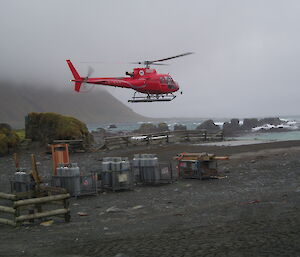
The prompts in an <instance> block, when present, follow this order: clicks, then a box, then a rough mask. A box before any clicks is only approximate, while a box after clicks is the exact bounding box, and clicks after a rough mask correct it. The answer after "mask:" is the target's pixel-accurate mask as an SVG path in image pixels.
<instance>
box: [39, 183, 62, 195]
mask: <svg viewBox="0 0 300 257" xmlns="http://www.w3.org/2000/svg"><path fill="white" fill-rule="evenodd" d="M40 189H41V190H42V191H46V192H50V193H60V194H66V193H67V189H65V188H62V187H51V186H43V185H41V186H40Z"/></svg>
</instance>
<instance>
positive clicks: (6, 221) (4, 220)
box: [0, 218, 16, 226]
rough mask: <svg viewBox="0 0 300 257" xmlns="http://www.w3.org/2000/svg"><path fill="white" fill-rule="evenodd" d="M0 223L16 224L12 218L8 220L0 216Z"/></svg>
mask: <svg viewBox="0 0 300 257" xmlns="http://www.w3.org/2000/svg"><path fill="white" fill-rule="evenodd" d="M0 223H1V224H5V225H11V226H16V223H15V222H14V221H12V220H9V219H3V218H0Z"/></svg>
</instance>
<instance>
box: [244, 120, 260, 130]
mask: <svg viewBox="0 0 300 257" xmlns="http://www.w3.org/2000/svg"><path fill="white" fill-rule="evenodd" d="M257 126H258V119H255V118H253V119H244V122H243V125H242V126H241V129H242V130H251V129H252V128H255V127H257Z"/></svg>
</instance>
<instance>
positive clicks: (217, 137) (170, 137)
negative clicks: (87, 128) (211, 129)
mask: <svg viewBox="0 0 300 257" xmlns="http://www.w3.org/2000/svg"><path fill="white" fill-rule="evenodd" d="M223 139H224V137H223V132H222V131H221V132H217V133H208V132H207V131H206V130H178V131H165V132H157V133H150V134H141V135H126V136H115V137H106V138H104V145H103V148H104V149H108V150H112V149H118V148H125V147H130V146H137V145H150V144H166V143H176V142H207V141H222V140H223Z"/></svg>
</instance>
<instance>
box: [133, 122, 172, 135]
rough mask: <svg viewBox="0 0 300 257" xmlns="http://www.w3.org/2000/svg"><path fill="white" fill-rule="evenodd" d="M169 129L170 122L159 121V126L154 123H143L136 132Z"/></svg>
mask: <svg viewBox="0 0 300 257" xmlns="http://www.w3.org/2000/svg"><path fill="white" fill-rule="evenodd" d="M164 131H169V127H168V124H167V123H165V122H162V123H159V124H158V125H157V126H156V125H154V124H153V123H142V124H141V126H140V127H139V128H138V129H137V130H135V131H134V132H135V133H139V134H148V133H155V132H164Z"/></svg>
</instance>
